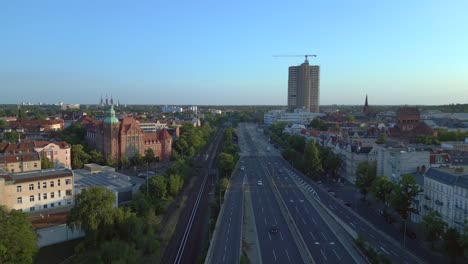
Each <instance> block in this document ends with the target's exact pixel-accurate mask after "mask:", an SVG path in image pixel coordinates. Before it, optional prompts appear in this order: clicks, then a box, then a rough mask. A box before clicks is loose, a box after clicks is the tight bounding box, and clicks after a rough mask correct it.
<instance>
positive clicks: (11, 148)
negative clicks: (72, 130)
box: [0, 141, 71, 169]
mask: <svg viewBox="0 0 468 264" xmlns="http://www.w3.org/2000/svg"><path fill="white" fill-rule="evenodd" d="M34 152H37V153H39V154H40V156H41V157H47V158H48V159H49V160H50V161H51V162H52V163H53V165H54V167H55V168H60V167H63V168H68V169H70V168H71V145H70V144H68V143H67V142H65V141H59V142H54V141H51V142H49V141H22V142H20V143H4V144H0V153H3V154H10V155H12V154H15V153H16V154H17V153H34ZM36 169H37V168H36ZM39 169H40V168H39Z"/></svg>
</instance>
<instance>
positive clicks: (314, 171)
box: [304, 140, 323, 181]
mask: <svg viewBox="0 0 468 264" xmlns="http://www.w3.org/2000/svg"><path fill="white" fill-rule="evenodd" d="M304 170H305V174H306V175H307V176H308V177H309V178H311V179H313V180H315V181H316V180H318V179H319V178H320V175H321V174H322V173H323V168H322V162H321V161H320V157H319V151H318V149H317V146H316V145H315V143H314V142H313V141H312V140H311V141H309V142H308V143H307V145H306V148H305V150H304Z"/></svg>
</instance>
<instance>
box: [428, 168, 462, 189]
mask: <svg viewBox="0 0 468 264" xmlns="http://www.w3.org/2000/svg"><path fill="white" fill-rule="evenodd" d="M426 177H428V178H430V179H433V180H436V181H438V182H442V183H445V184H448V185H454V184H455V183H456V182H457V178H458V176H456V175H454V174H451V173H449V172H447V171H443V170H440V169H437V168H430V169H429V170H428V171H427V172H426Z"/></svg>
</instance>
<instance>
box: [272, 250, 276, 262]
mask: <svg viewBox="0 0 468 264" xmlns="http://www.w3.org/2000/svg"><path fill="white" fill-rule="evenodd" d="M273 257H275V262H276V253H275V250H274V249H273Z"/></svg>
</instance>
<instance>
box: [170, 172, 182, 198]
mask: <svg viewBox="0 0 468 264" xmlns="http://www.w3.org/2000/svg"><path fill="white" fill-rule="evenodd" d="M183 185H184V180H183V179H182V177H180V175H178V174H171V175H169V180H168V188H169V190H168V191H169V194H171V195H172V196H174V197H175V196H177V194H178V193H179V191H180V189H182V186H183Z"/></svg>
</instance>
